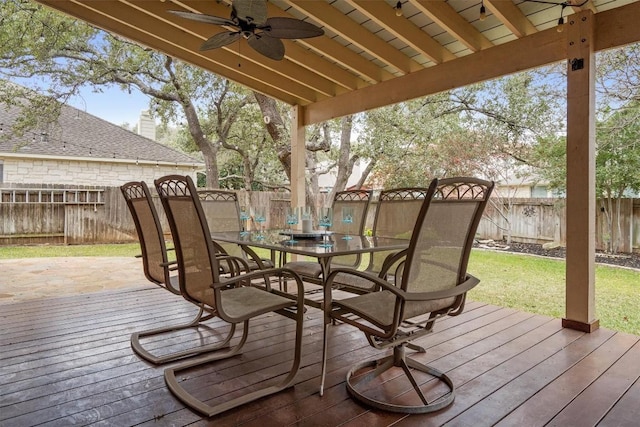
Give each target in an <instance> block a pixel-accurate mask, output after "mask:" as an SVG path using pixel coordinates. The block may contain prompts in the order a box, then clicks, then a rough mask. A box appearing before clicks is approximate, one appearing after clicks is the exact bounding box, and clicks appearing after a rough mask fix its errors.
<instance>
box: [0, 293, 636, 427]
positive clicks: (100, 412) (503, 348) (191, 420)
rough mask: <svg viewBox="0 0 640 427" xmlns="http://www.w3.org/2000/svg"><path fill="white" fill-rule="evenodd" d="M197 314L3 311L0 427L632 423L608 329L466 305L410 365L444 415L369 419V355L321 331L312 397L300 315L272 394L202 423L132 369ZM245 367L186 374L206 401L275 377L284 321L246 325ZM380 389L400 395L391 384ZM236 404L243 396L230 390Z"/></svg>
mask: <svg viewBox="0 0 640 427" xmlns="http://www.w3.org/2000/svg"><path fill="white" fill-rule="evenodd" d="M194 313H195V310H194V307H193V306H192V305H190V304H188V303H185V302H184V301H182V300H181V299H180V298H179V297H176V296H174V295H171V294H169V293H168V292H166V291H163V290H161V289H158V288H155V287H154V288H152V287H146V286H143V287H140V288H137V289H129V290H120V291H112V292H103V293H95V294H85V295H80V296H74V297H66V298H57V299H48V300H38V301H33V302H25V303H16V304H4V305H0V322H1V323H0V324H1V326H2V329H1V330H0V345H1V354H0V426H3V427H5V426H6V427H9V426H20V427H23V426H34V425H44V426H69V425H88V424H91V425H105V426H107V425H108V426H132V425H144V426H146V425H149V426H151V425H153V426H164V425H176V426H185V425H196V426H200V425H209V424H212V425H213V424H215V425H216V426H225V425H245V426H261V427H267V426H284V425H291V424H295V425H303V426H307V425H309V426H312V425H313V426H315V425H323V426H335V425H350V426H367V427H373V426H388V425H394V426H395V425H398V426H413V425H416V426H428V425H434V426H435V425H443V424H445V423H449V424H448V425H461V426H462V425H464V426H468V425H473V426H482V425H494V424H498V425H504V426H534V425H545V424H549V425H561V426H568V425H572V426H573V425H575V426H589V425H601V426H626V425H628V426H631V425H633V426H637V425H638V422H639V421H638V420H640V404H639V403H638V402H640V379H639V378H640V362H639V361H640V341H639V340H640V337H637V336H633V335H628V334H624V333H616V332H614V331H610V330H604V329H601V330H598V331H597V332H595V333H593V334H583V333H580V332H576V331H573V330H568V329H562V327H561V325H560V320H559V319H551V318H548V317H544V316H537V315H532V314H528V313H523V312H518V311H515V310H511V309H507V308H501V307H496V306H489V305H484V304H479V303H473V302H472V303H469V304H468V307H467V309H466V310H465V312H464V313H463V314H462V315H460V316H458V317H450V318H447V319H443V320H442V321H440V322H439V323H438V324H437V325H436V331H435V332H434V333H433V334H431V335H429V336H427V337H425V338H423V339H422V340H420V341H419V343H420V344H421V345H423V346H424V347H425V348H427V353H426V354H418V355H416V356H414V357H415V358H417V359H418V360H420V361H422V362H423V363H424V362H426V363H430V364H432V365H433V366H435V367H437V368H438V369H440V370H443V371H446V372H448V373H449V376H450V377H451V378H452V380H453V381H454V383H455V384H456V386H457V394H456V400H455V402H454V403H453V405H452V406H450V407H449V408H447V409H445V410H442V411H440V412H437V413H434V414H428V415H411V416H405V415H398V414H392V413H384V412H380V411H372V410H369V409H367V408H365V407H363V406H361V405H359V404H358V403H356V402H355V401H353V400H352V399H351V398H350V397H349V396H348V395H347V392H346V390H345V386H344V376H345V373H346V371H347V369H348V368H349V367H350V366H351V365H352V364H354V363H355V362H356V361H360V360H363V359H366V358H372V357H374V356H376V355H377V354H376V351H375V350H373V349H372V348H371V347H369V345H368V344H367V343H366V340H365V339H364V337H363V336H362V334H361V333H359V332H357V331H356V329H355V328H353V327H350V326H349V325H336V326H334V327H332V328H331V331H332V337H331V349H330V359H329V362H328V366H329V375H328V384H327V389H326V391H325V395H324V397H322V398H321V397H320V396H319V395H318V384H319V374H320V351H321V346H322V328H321V316H320V313H319V312H318V311H317V310H314V309H309V310H308V312H307V318H306V323H305V331H306V336H305V342H304V357H303V364H302V366H303V367H302V369H301V371H300V373H299V374H298V377H297V381H298V382H297V384H296V386H295V387H294V388H291V389H289V390H287V391H284V392H282V393H279V394H276V395H273V396H271V397H269V398H265V399H263V400H260V401H257V402H254V403H252V404H249V405H246V406H244V407H241V408H238V409H235V410H232V411H229V412H227V413H224V414H221V415H220V416H217V417H215V418H213V419H211V420H209V419H206V418H202V417H200V416H199V415H198V414H196V413H194V412H192V411H191V410H189V409H185V407H184V406H183V405H182V404H181V403H180V402H178V401H177V400H176V399H175V398H174V397H173V396H172V395H171V394H170V393H169V391H168V390H167V389H166V387H165V384H164V379H163V375H162V374H163V367H156V366H152V365H150V364H148V363H145V362H143V361H141V360H140V359H139V358H138V357H137V356H136V355H135V354H133V352H132V350H131V348H130V346H129V335H130V334H131V333H132V332H133V331H136V330H141V329H145V328H149V327H155V326H159V325H162V324H164V323H165V322H167V321H168V319H171V321H172V322H178V321H184V320H187V319H188V318H190V317H191V316H192V315H193V314H194ZM251 330H252V333H251V335H250V338H249V342H248V343H247V345H246V346H245V351H244V353H243V355H242V356H237V357H234V358H231V359H227V360H224V361H222V362H219V363H217V364H215V365H211V366H207V367H204V368H201V369H198V370H194V371H192V372H188V373H185V374H184V380H185V381H187V382H188V384H189V387H190V388H192V389H197V390H198V391H199V393H201V394H202V395H203V396H208V397H213V396H215V393H230V392H234V391H233V390H236V389H237V386H236V384H237V383H238V381H235V382H234V381H233V379H239V380H240V381H242V383H243V384H246V383H249V382H250V381H255V380H256V379H257V378H259V379H261V380H269V379H270V377H274V376H277V375H280V374H281V373H282V372H283V371H284V370H285V369H286V368H287V367H288V363H287V362H288V360H290V359H289V358H290V351H289V350H290V349H291V348H292V339H293V322H292V321H290V320H288V319H284V318H282V317H281V316H276V315H273V316H265V317H263V318H260V319H258V320H257V321H256V322H255V323H254V324H253V325H252V329H251ZM189 334H192V333H191V332H189V333H181V334H179V335H180V336H177V337H174V338H172V339H162V340H155V341H154V342H153V343H151V344H150V345H153V346H154V347H156V348H158V349H159V351H160V350H163V351H164V350H168V349H172V348H173V346H175V345H176V343H184V342H189V341H190V342H197V341H198V340H199V338H198V337H197V336H190V335H189ZM388 386H389V390H393V391H394V392H397V393H402V392H404V391H405V390H406V386H407V384H404V383H403V382H402V381H399V380H393V379H390V380H389V383H388ZM235 392H242V390H241V391H237V390H236V391H235Z"/></svg>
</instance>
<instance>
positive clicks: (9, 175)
mask: <svg viewBox="0 0 640 427" xmlns="http://www.w3.org/2000/svg"><path fill="white" fill-rule="evenodd" d="M0 161H2V162H3V163H4V182H5V183H13V182H14V183H20V184H67V185H96V186H120V185H122V184H124V183H126V182H129V181H147V182H153V180H154V179H156V178H159V177H161V176H164V175H170V174H178V175H190V176H191V177H192V178H193V179H194V180H195V179H196V171H195V169H194V167H193V166H177V167H176V166H175V165H162V164H160V165H159V166H156V165H153V164H139V165H136V164H135V163H118V162H97V161H85V160H78V161H75V160H54V159H16V158H4V159H0Z"/></svg>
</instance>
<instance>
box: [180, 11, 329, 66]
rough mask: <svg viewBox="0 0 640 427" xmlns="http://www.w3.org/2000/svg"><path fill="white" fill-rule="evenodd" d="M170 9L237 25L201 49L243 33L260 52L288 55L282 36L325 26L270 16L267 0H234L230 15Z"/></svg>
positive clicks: (305, 34) (317, 31) (314, 32)
mask: <svg viewBox="0 0 640 427" xmlns="http://www.w3.org/2000/svg"><path fill="white" fill-rule="evenodd" d="M169 12H170V13H172V14H174V15H177V16H180V17H182V18H187V19H191V20H193V21H199V22H205V23H207V24H214V25H223V26H227V27H234V28H236V29H237V30H235V31H224V32H221V33H218V34H215V35H214V36H212V37H210V38H209V39H208V40H207V41H205V42H204V43H203V44H202V46H200V50H209V49H217V48H219V47H223V46H226V45H228V44H231V43H233V42H235V41H236V40H238V39H240V38H241V37H243V38H244V39H246V40H247V43H249V46H251V47H252V48H253V49H255V50H256V51H257V52H258V53H261V54H262V55H264V56H266V57H268V58H271V59H275V60H276V61H279V60H281V59H282V58H284V44H283V43H282V41H281V40H280V39H304V38H310V37H318V36H321V35H323V34H324V31H323V30H322V28H319V27H317V26H315V25H313V24H310V23H309V22H305V21H301V20H299V19H295V18H282V17H274V18H267V0H233V2H232V3H231V18H229V19H227V18H220V17H218V16H212V15H205V14H200V13H193V12H184V11H180V10H169Z"/></svg>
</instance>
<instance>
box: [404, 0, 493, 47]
mask: <svg viewBox="0 0 640 427" xmlns="http://www.w3.org/2000/svg"><path fill="white" fill-rule="evenodd" d="M409 1H410V2H411V3H412V4H413V5H414V6H416V7H417V8H418V10H420V11H421V12H423V13H424V14H426V15H428V16H429V17H430V18H431V19H433V21H434V22H435V23H436V24H438V25H439V26H440V27H442V29H443V30H445V31H446V32H448V33H449V34H451V35H452V36H454V37H455V38H457V39H458V40H460V42H461V43H462V44H464V45H465V46H467V47H468V48H469V49H471V50H472V51H474V52H477V51H479V50H482V49H488V48H490V47H492V46H493V43H491V42H490V41H489V39H487V38H486V37H485V36H483V35H482V33H480V31H478V30H476V29H475V27H474V26H473V25H471V24H470V23H468V22H467V21H466V20H465V19H464V18H463V17H461V16H460V15H459V14H458V13H457V12H456V11H455V10H454V9H453V8H452V7H451V6H449V5H448V4H447V3H445V2H444V1H443V0H437V1H436V0H409Z"/></svg>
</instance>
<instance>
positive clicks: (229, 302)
mask: <svg viewBox="0 0 640 427" xmlns="http://www.w3.org/2000/svg"><path fill="white" fill-rule="evenodd" d="M191 296H192V297H193V298H194V299H196V300H198V301H200V302H202V303H204V304H207V305H209V306H212V307H214V306H215V304H216V302H215V301H214V297H213V292H211V291H208V290H206V289H205V290H198V291H195V292H193V293H191ZM218 304H219V307H221V309H222V310H223V311H224V313H225V314H226V315H227V316H228V317H229V318H233V319H235V320H236V321H238V322H242V321H244V320H245V319H250V318H252V317H255V316H258V315H260V314H263V313H267V312H269V311H275V310H281V309H283V308H287V307H295V305H296V302H295V300H292V299H290V298H285V297H282V296H279V295H276V294H272V293H269V292H264V291H263V290H261V289H258V288H252V287H248V286H243V287H240V288H231V289H225V290H224V291H223V292H220V301H219V303H218Z"/></svg>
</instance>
